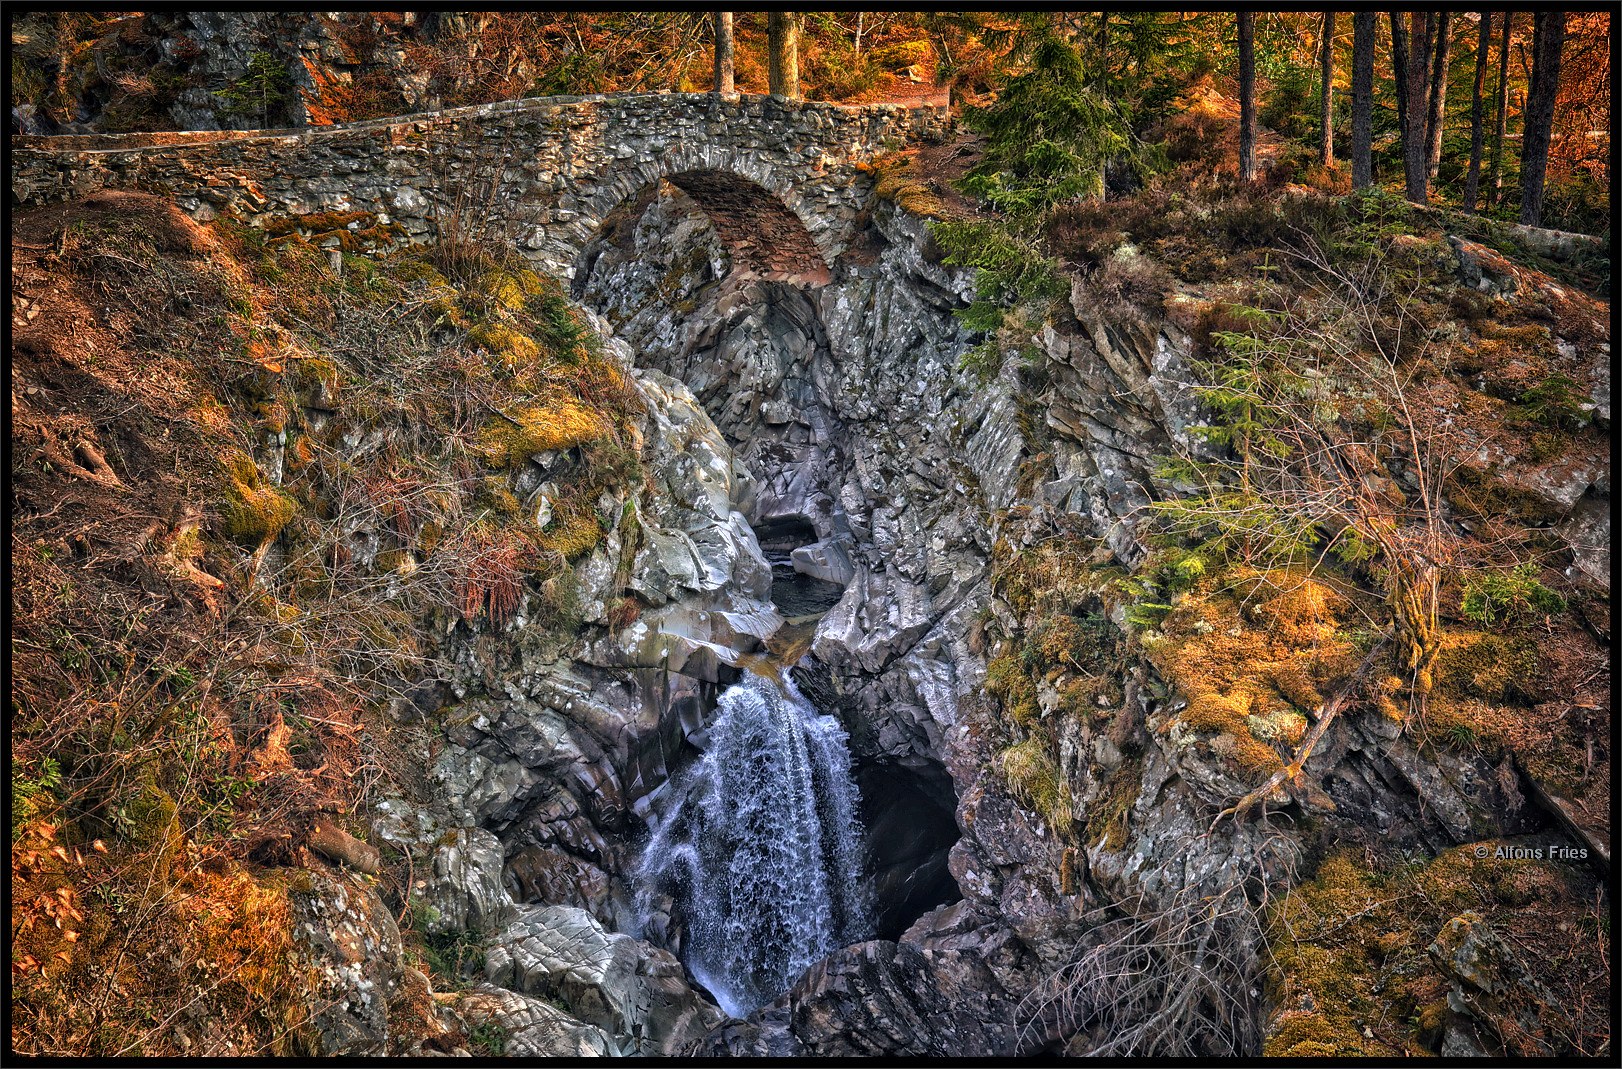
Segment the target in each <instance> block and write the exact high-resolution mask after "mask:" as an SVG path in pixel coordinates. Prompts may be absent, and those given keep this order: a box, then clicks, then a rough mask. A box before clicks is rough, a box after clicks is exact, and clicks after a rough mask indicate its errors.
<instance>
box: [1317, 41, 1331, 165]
mask: <svg viewBox="0 0 1622 1069" xmlns="http://www.w3.org/2000/svg"><path fill="white" fill-rule="evenodd" d="M1318 74H1319V78H1318V80H1319V83H1320V84H1321V85H1322V87H1323V94H1322V99H1321V100H1320V101H1319V102H1318V162H1319V163H1321V164H1323V165H1324V166H1325V167H1328V166H1329V165H1330V164H1331V163H1334V162H1335V105H1334V93H1335V13H1334V12H1333V11H1325V12H1324V25H1323V42H1322V44H1321V46H1320V48H1319V50H1318Z"/></svg>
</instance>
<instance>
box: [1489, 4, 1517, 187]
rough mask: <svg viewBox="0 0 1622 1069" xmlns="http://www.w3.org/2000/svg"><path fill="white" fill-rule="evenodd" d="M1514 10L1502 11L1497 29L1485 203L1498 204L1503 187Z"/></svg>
mask: <svg viewBox="0 0 1622 1069" xmlns="http://www.w3.org/2000/svg"><path fill="white" fill-rule="evenodd" d="M1514 22H1515V12H1513V11H1506V12H1504V25H1503V27H1502V28H1501V29H1500V30H1499V31H1498V35H1499V36H1498V91H1497V92H1496V93H1494V94H1493V97H1494V100H1495V103H1494V105H1493V112H1494V118H1493V131H1492V164H1491V166H1489V167H1488V168H1487V203H1488V204H1489V205H1491V206H1493V207H1497V206H1498V198H1499V195H1500V194H1501V193H1502V192H1503V189H1504V172H1503V169H1502V164H1503V160H1504V134H1505V132H1506V129H1507V126H1508V122H1509V30H1510V27H1511V25H1512V24H1513V23H1514Z"/></svg>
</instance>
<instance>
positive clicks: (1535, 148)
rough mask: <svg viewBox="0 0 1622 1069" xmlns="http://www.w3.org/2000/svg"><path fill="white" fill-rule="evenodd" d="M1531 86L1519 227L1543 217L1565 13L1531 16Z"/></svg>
mask: <svg viewBox="0 0 1622 1069" xmlns="http://www.w3.org/2000/svg"><path fill="white" fill-rule="evenodd" d="M1532 19H1533V23H1532V25H1533V30H1532V84H1531V86H1530V88H1529V89H1528V90H1527V94H1526V113H1525V114H1526V130H1525V133H1524V134H1523V135H1522V137H1521V223H1522V225H1524V226H1538V225H1540V222H1539V220H1541V219H1542V217H1543V178H1544V174H1545V172H1546V171H1547V170H1548V167H1549V137H1550V134H1551V132H1552V130H1553V126H1554V100H1555V96H1556V95H1557V93H1558V91H1559V88H1560V51H1561V48H1562V47H1563V46H1564V45H1565V43H1566V13H1565V12H1564V11H1539V12H1536V13H1535V14H1533V16H1532Z"/></svg>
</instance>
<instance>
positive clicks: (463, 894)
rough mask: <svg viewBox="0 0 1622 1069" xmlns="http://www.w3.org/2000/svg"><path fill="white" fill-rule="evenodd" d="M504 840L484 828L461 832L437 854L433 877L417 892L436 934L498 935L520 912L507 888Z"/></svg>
mask: <svg viewBox="0 0 1622 1069" xmlns="http://www.w3.org/2000/svg"><path fill="white" fill-rule="evenodd" d="M504 860H505V857H504V853H503V850H502V847H501V841H500V840H498V839H497V838H496V837H495V835H493V834H492V833H490V832H488V831H486V830H485V829H483V828H458V829H457V830H456V831H453V832H450V833H449V834H448V835H446V836H445V838H443V839H442V840H440V843H439V846H438V847H437V848H436V849H435V850H434V854H433V858H432V860H431V862H430V865H429V872H428V875H427V876H425V877H423V878H421V879H419V880H418V881H417V883H416V886H414V887H413V888H412V889H411V900H412V903H413V904H420V905H421V906H422V907H423V909H424V912H425V914H426V920H425V923H424V926H425V927H426V929H427V930H428V931H430V932H463V931H471V932H494V931H497V930H499V929H501V928H502V927H504V926H505V925H506V924H507V923H508V922H510V921H511V920H512V919H513V917H514V916H515V915H516V914H517V909H516V907H514V905H513V901H512V898H511V896H510V895H508V893H507V889H506V888H505V887H504V886H503V885H502V866H503V862H504Z"/></svg>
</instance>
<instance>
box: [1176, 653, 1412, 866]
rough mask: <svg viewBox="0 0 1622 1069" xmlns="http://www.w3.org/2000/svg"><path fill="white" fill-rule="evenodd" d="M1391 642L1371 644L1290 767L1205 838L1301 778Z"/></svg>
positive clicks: (1237, 806) (1237, 805) (1271, 778)
mask: <svg viewBox="0 0 1622 1069" xmlns="http://www.w3.org/2000/svg"><path fill="white" fill-rule="evenodd" d="M1390 640H1391V635H1390V634H1389V633H1387V634H1386V635H1384V636H1382V637H1381V639H1380V641H1378V642H1376V643H1375V644H1374V648H1373V649H1371V650H1369V652H1368V654H1367V655H1366V656H1365V657H1364V658H1363V661H1362V663H1361V664H1359V665H1358V666H1357V670H1356V671H1354V672H1353V673H1352V675H1351V678H1349V679H1347V680H1346V682H1345V683H1343V684H1342V685H1341V687H1340V689H1339V690H1337V691H1335V693H1334V694H1333V695H1332V696H1331V697H1330V698H1329V700H1328V701H1326V702H1324V704H1323V709H1321V710H1320V711H1319V713H1318V722H1317V723H1316V724H1315V725H1313V728H1312V730H1311V731H1310V732H1308V733H1307V737H1306V739H1305V740H1304V741H1303V742H1302V743H1301V748H1300V749H1299V750H1297V751H1296V754H1295V758H1294V759H1293V760H1291V761H1290V763H1289V764H1287V765H1285V766H1283V767H1282V768H1280V769H1279V770H1278V771H1277V772H1275V773H1273V774H1272V775H1271V776H1269V777H1267V782H1266V783H1263V784H1262V785H1261V786H1260V787H1257V788H1256V789H1255V790H1253V791H1251V792H1250V793H1249V794H1247V795H1245V796H1244V797H1243V798H1241V799H1239V801H1238V802H1236V803H1234V805H1233V806H1232V807H1231V808H1228V809H1224V810H1223V811H1222V812H1220V813H1218V814H1217V815H1216V819H1215V820H1213V821H1211V827H1210V828H1209V829H1208V830H1207V831H1206V834H1207V835H1210V834H1211V833H1212V832H1214V831H1216V828H1217V825H1218V824H1220V823H1222V818H1223V817H1228V816H1231V817H1233V821H1234V823H1235V824H1242V823H1244V820H1245V817H1246V816H1247V815H1248V814H1249V812H1250V810H1252V809H1254V808H1255V807H1256V806H1257V805H1259V804H1261V803H1263V802H1265V801H1266V800H1267V799H1268V798H1269V797H1271V796H1272V793H1273V792H1274V791H1275V790H1277V789H1278V788H1279V787H1280V786H1281V785H1282V784H1284V783H1286V782H1293V781H1294V780H1295V779H1296V777H1298V776H1300V775H1301V769H1302V768H1304V767H1305V766H1306V763H1307V759H1308V758H1309V757H1311V756H1312V751H1313V750H1314V749H1315V748H1316V747H1317V745H1318V742H1319V740H1320V739H1322V738H1323V737H1324V733H1325V732H1326V731H1328V730H1329V725H1330V724H1332V723H1334V720H1335V717H1337V716H1339V715H1340V710H1341V707H1342V706H1344V705H1345V704H1346V701H1347V699H1348V698H1350V697H1351V696H1352V692H1353V691H1355V690H1356V689H1357V687H1358V685H1359V684H1361V683H1362V682H1363V679H1364V677H1365V676H1367V675H1368V674H1369V669H1371V668H1373V667H1374V662H1375V660H1376V659H1378V658H1379V656H1380V653H1381V652H1382V651H1383V650H1384V649H1385V644H1386V643H1387V642H1389V641H1390Z"/></svg>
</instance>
